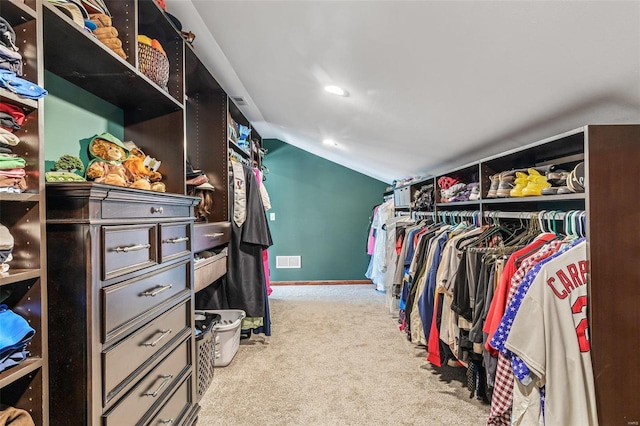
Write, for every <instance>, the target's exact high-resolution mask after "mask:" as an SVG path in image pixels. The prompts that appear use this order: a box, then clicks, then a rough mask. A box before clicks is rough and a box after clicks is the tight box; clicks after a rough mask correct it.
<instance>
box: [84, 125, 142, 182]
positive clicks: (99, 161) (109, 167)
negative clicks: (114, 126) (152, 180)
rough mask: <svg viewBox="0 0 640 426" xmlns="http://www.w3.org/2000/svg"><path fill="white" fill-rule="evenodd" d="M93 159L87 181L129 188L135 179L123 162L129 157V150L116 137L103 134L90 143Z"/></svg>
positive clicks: (86, 173) (88, 168) (87, 171)
mask: <svg viewBox="0 0 640 426" xmlns="http://www.w3.org/2000/svg"><path fill="white" fill-rule="evenodd" d="M89 154H90V156H91V158H92V160H91V162H90V163H89V166H88V167H87V170H86V171H85V176H86V178H87V180H92V181H94V182H98V183H106V184H109V185H117V186H129V184H130V183H131V182H133V179H132V177H131V175H130V173H129V171H128V170H127V169H126V168H125V167H124V166H123V165H122V162H123V161H125V160H126V159H127V157H129V150H128V149H127V148H126V147H125V146H124V144H123V143H122V141H120V140H119V139H118V138H116V137H115V136H113V135H111V134H109V133H103V134H101V135H98V136H96V137H94V138H93V139H92V140H91V142H90V143H89Z"/></svg>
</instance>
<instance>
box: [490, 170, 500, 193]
mask: <svg viewBox="0 0 640 426" xmlns="http://www.w3.org/2000/svg"><path fill="white" fill-rule="evenodd" d="M489 180H490V181H491V186H490V187H489V192H487V198H496V197H497V196H498V195H497V193H498V186H499V185H500V173H498V174H495V175H492V176H489Z"/></svg>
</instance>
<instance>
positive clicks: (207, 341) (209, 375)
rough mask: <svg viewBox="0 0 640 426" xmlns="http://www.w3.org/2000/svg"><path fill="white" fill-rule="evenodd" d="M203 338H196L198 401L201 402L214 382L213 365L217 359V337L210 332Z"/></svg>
mask: <svg viewBox="0 0 640 426" xmlns="http://www.w3.org/2000/svg"><path fill="white" fill-rule="evenodd" d="M200 337H201V338H196V354H197V359H198V361H197V364H196V376H197V388H198V395H197V398H196V401H200V399H201V398H202V396H203V395H204V393H205V392H206V391H207V389H208V388H209V385H211V382H212V381H213V363H214V359H215V336H214V333H213V332H211V331H210V332H208V333H206V334H205V335H204V336H200Z"/></svg>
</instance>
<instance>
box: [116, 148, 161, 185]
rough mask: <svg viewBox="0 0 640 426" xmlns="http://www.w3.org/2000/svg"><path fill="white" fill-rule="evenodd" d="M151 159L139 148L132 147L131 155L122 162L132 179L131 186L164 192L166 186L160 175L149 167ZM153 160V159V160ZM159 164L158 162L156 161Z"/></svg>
mask: <svg viewBox="0 0 640 426" xmlns="http://www.w3.org/2000/svg"><path fill="white" fill-rule="evenodd" d="M152 160H153V159H151V158H150V157H149V156H147V155H145V153H144V152H142V150H141V149H140V148H137V147H135V148H132V149H131V155H130V156H129V158H127V161H125V162H124V167H125V168H126V169H127V170H128V171H129V173H130V174H131V176H132V177H133V179H134V182H133V183H132V184H131V187H132V188H138V189H149V190H152V191H156V192H165V191H166V187H165V185H164V183H162V182H160V181H161V180H162V175H161V174H160V173H159V172H157V171H155V170H153V169H152V168H151V167H149V164H150V163H151V161H152ZM153 161H154V162H155V160H153ZM158 166H159V163H158Z"/></svg>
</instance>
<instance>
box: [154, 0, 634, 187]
mask: <svg viewBox="0 0 640 426" xmlns="http://www.w3.org/2000/svg"><path fill="white" fill-rule="evenodd" d="M166 4H167V7H168V11H169V12H170V13H172V14H173V15H175V16H176V17H178V19H179V20H180V21H181V22H182V25H183V28H184V29H185V30H191V31H193V32H194V33H195V34H196V40H195V42H194V46H195V49H196V52H197V53H198V55H199V56H200V58H201V59H202V60H203V62H205V64H206V65H207V66H208V67H209V70H210V71H211V72H212V74H213V75H214V76H215V77H216V79H217V80H218V81H219V83H220V84H221V85H222V86H223V87H224V88H225V90H226V91H227V93H229V94H230V95H231V96H241V97H243V98H245V100H246V101H247V105H246V106H241V107H240V109H241V110H242V111H243V113H244V114H245V115H246V116H247V118H249V120H251V121H252V123H253V124H254V126H255V127H256V129H257V130H258V131H259V132H260V134H261V136H262V137H263V138H278V139H281V140H283V141H285V142H287V143H290V144H292V145H295V146H297V147H299V148H302V149H304V150H307V151H309V152H311V153H314V154H316V155H319V156H321V157H324V158H326V159H328V160H331V161H334V162H336V163H339V164H341V165H344V166H346V167H349V168H351V169H354V170H356V171H359V172H361V173H364V174H367V175H369V176H372V177H374V178H376V179H379V180H382V181H385V182H391V181H392V180H394V179H400V178H403V177H407V176H414V175H432V174H437V173H440V172H444V171H446V170H448V169H452V168H455V167H457V166H460V165H464V164H466V163H469V162H472V161H474V160H477V159H480V158H482V157H486V156H489V155H493V154H496V153H499V152H501V151H504V150H507V149H510V148H514V147H517V146H520V145H524V144H527V143H531V142H535V141H538V140H541V139H544V138H547V137H549V136H553V135H555V134H559V133H562V132H565V131H568V130H572V129H575V128H577V127H580V126H583V125H585V124H608V123H640V2H638V1H621V2H617V1H515V0H514V1H393V0H387V1H365V0H362V1H358V0H353V1H327V0H316V1H295V0H288V1H270V0H262V1H257V0H256V1H246V0H244V1H240V0H236V1H215V0H213V1H212V0H166ZM328 84H334V85H339V86H341V87H344V88H345V89H346V90H347V91H348V92H349V96H348V97H339V96H335V95H332V94H330V93H327V92H326V91H324V90H323V87H324V86H325V85H328ZM326 139H331V140H333V141H334V142H335V143H334V144H331V145H327V144H323V141H324V140H326ZM639 143H640V141H639ZM336 144H337V146H336Z"/></svg>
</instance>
